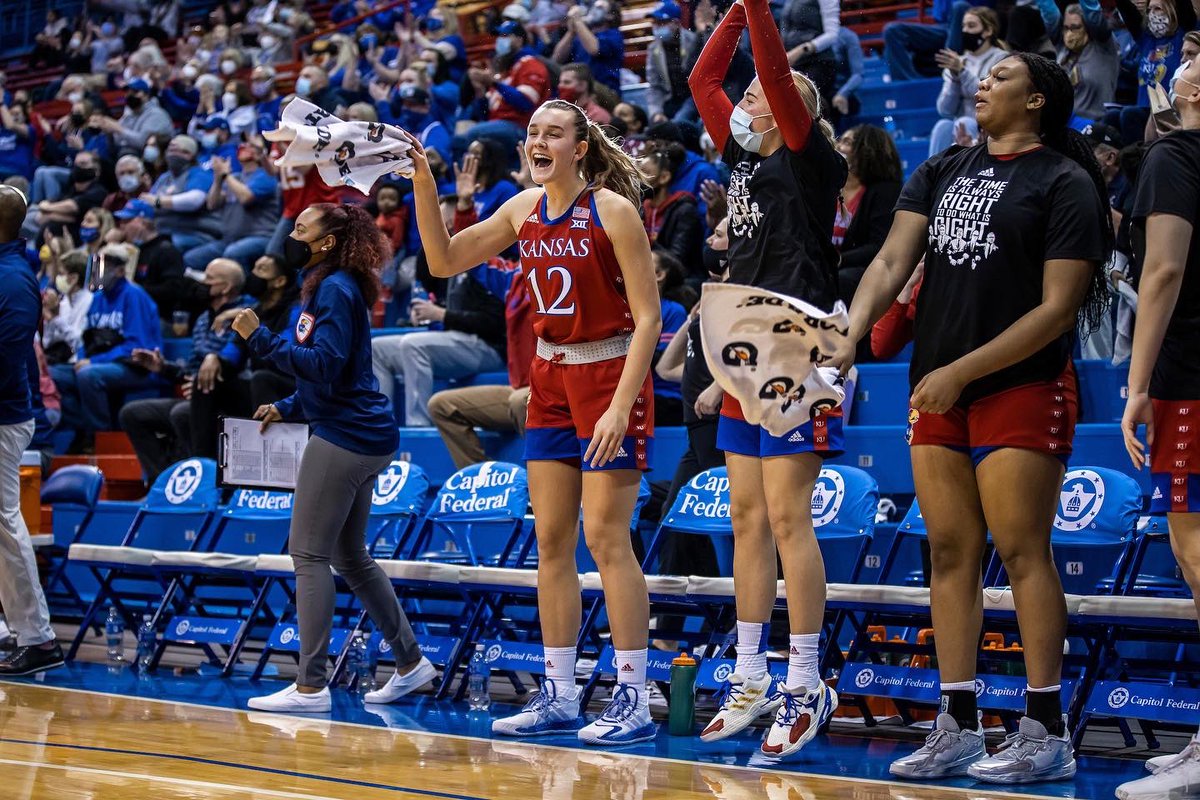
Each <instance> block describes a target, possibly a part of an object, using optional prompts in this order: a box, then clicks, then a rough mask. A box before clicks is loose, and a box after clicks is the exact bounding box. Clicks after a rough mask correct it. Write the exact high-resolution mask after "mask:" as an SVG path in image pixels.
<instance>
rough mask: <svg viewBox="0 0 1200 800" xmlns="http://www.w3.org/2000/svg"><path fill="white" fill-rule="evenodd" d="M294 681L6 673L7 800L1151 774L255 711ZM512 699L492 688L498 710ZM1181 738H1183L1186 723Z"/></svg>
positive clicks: (978, 793)
mask: <svg viewBox="0 0 1200 800" xmlns="http://www.w3.org/2000/svg"><path fill="white" fill-rule="evenodd" d="M282 685H283V684H282V683H281V682H278V681H263V682H260V683H257V684H256V683H252V682H250V681H249V680H246V679H243V678H232V679H228V680H222V679H219V678H205V677H200V676H197V675H195V674H192V675H190V676H186V677H172V676H170V674H169V673H166V674H164V675H162V676H154V677H150V678H144V679H139V678H138V677H136V676H135V675H133V674H132V673H131V672H129V671H128V670H127V671H125V672H122V673H118V674H112V673H110V672H109V670H108V668H107V667H106V666H105V665H99V664H88V663H80V662H77V663H75V664H72V665H70V666H68V667H66V668H64V669H60V670H56V671H54V672H51V673H48V674H45V675H42V676H39V677H37V678H34V679H28V680H20V681H6V682H2V683H0V798H2V800H76V799H77V798H78V799H79V800H83V799H84V798H86V799H87V800H109V799H110V798H111V799H112V800H117V799H119V800H142V799H143V798H145V799H147V800H149V799H150V798H153V799H154V800H159V799H160V798H181V799H184V800H218V798H219V799H221V800H235V798H236V799H241V800H249V799H251V798H252V799H253V800H283V799H287V798H291V799H293V800H317V799H318V798H328V799H330V800H376V799H377V798H378V799H379V800H383V799H384V798H446V799H449V800H475V799H476V798H478V799H480V800H483V799H486V800H500V799H501V798H518V799H519V800H535V799H536V798H544V800H560V799H565V798H574V799H577V800H601V799H603V800H666V798H681V799H683V800H692V799H697V800H698V799H699V798H717V800H751V798H765V800H834V799H836V800H959V799H961V800H990V799H992V798H1016V797H1066V798H1111V797H1112V796H1113V789H1114V788H1115V787H1116V786H1117V784H1119V783H1121V782H1123V781H1125V780H1129V779H1131V778H1133V777H1137V776H1138V775H1140V774H1142V770H1143V767H1142V762H1141V761H1140V760H1136V759H1130V758H1116V757H1100V756H1094V755H1092V756H1082V757H1081V758H1080V767H1079V774H1078V776H1077V777H1076V779H1075V781H1074V782H1070V783H1060V784H1043V785H1034V786H1026V787H1019V788H1018V789H1016V790H1014V791H1012V792H1006V791H1004V790H1003V789H1000V790H997V789H996V788H995V787H983V786H980V785H976V784H974V783H973V782H972V781H969V780H966V779H963V780H959V781H955V782H953V783H950V784H947V785H944V786H929V785H921V784H911V783H897V782H894V781H891V780H889V779H888V774H887V766H888V763H889V762H890V761H891V759H892V758H894V757H895V756H896V755H898V754H900V753H902V752H906V751H907V750H909V749H911V748H912V747H913V746H914V744H913V743H914V741H915V740H916V739H917V738H919V734H914V733H912V732H909V734H908V735H901V736H898V735H896V734H894V733H893V734H891V735H888V734H887V733H886V732H885V731H883V730H882V729H877V731H879V732H880V733H883V734H884V735H883V736H879V735H874V732H873V735H872V736H870V737H868V736H863V735H855V734H854V733H853V731H851V732H850V733H849V734H847V733H846V731H847V728H845V727H842V726H839V727H838V728H836V729H835V730H836V731H837V732H836V733H835V734H833V735H830V736H827V737H819V738H818V739H817V740H816V741H815V742H813V744H812V745H810V746H809V747H808V748H806V750H805V751H804V752H803V754H802V755H801V757H800V758H799V759H798V760H796V761H794V762H788V763H787V764H786V765H783V766H778V765H772V764H769V763H764V764H761V765H760V764H759V763H758V762H757V759H756V757H755V756H754V752H755V750H756V749H757V743H758V737H759V736H761V733H755V732H748V733H746V734H743V735H741V736H738V737H734V738H732V739H731V740H728V741H726V742H721V743H718V744H712V745H705V744H702V743H700V742H699V740H697V739H694V738H685V737H673V736H669V735H667V732H666V725H665V724H664V725H663V726H662V731H661V732H660V734H659V737H658V739H657V740H656V741H654V742H650V743H646V744H642V745H635V746H632V747H628V748H625V749H623V750H621V751H611V750H610V751H603V750H596V749H593V748H586V749H585V748H583V747H581V746H578V745H577V744H576V743H575V740H574V738H573V737H570V736H562V737H551V738H547V739H541V740H538V742H537V743H536V744H535V743H532V742H526V741H520V742H516V741H510V740H493V739H491V738H490V736H489V724H488V723H489V720H488V717H487V716H486V715H485V714H480V713H475V714H471V713H468V712H467V710H466V707H465V705H463V704H458V703H454V702H451V701H444V702H435V701H434V700H432V699H431V698H429V697H426V696H422V697H416V698H410V699H407V700H402V701H400V702H399V703H397V704H395V705H391V706H363V704H362V703H361V702H360V701H359V700H358V699H357V698H356V697H354V696H352V695H351V694H349V693H348V692H346V691H335V692H334V709H333V712H332V713H331V714H326V715H320V716H310V717H300V716H283V715H275V714H261V713H256V712H247V711H245V706H246V699H247V698H249V697H252V696H254V695H257V694H262V693H264V692H267V691H274V690H275V689H277V688H279V687H280V686H282ZM510 708H511V707H510V706H506V705H505V706H493V709H492V711H491V713H492V714H503V713H509V711H510ZM1167 746H1169V747H1175V748H1176V749H1178V747H1180V746H1182V743H1181V740H1174V741H1171V742H1170V743H1169V744H1168V745H1167Z"/></svg>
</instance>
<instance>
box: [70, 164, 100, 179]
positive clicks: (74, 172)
mask: <svg viewBox="0 0 1200 800" xmlns="http://www.w3.org/2000/svg"><path fill="white" fill-rule="evenodd" d="M94 180H96V168H95V167H71V183H88V182H89V181H94Z"/></svg>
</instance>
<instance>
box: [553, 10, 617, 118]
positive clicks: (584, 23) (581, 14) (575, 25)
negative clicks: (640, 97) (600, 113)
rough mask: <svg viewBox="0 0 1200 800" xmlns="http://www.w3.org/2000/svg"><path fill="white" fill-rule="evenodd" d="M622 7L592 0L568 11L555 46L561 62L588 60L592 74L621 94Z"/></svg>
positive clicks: (581, 62) (555, 54)
mask: <svg viewBox="0 0 1200 800" xmlns="http://www.w3.org/2000/svg"><path fill="white" fill-rule="evenodd" d="M620 26H621V8H620V6H618V5H616V4H615V3H613V2H611V0H593V2H592V4H591V6H589V7H586V8H585V7H584V6H581V5H579V6H575V7H574V8H572V9H571V10H570V11H568V12H567V21H566V31H565V32H564V33H563V36H562V38H561V39H559V40H558V44H556V45H555V46H554V60H555V61H557V62H558V63H560V64H576V63H578V64H587V65H588V66H589V67H591V68H592V77H594V78H595V79H596V80H598V81H599V82H600V83H603V84H604V85H605V86H607V87H609V88H610V89H612V90H613V91H614V92H616V93H617V94H618V95H620V94H621V66H622V64H624V63H625V39H624V37H623V36H621V29H620Z"/></svg>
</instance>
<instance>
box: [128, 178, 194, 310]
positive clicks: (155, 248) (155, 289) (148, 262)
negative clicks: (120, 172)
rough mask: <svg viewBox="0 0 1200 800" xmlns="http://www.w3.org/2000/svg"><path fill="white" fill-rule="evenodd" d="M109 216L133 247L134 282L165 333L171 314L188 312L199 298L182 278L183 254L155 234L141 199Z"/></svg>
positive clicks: (150, 211) (190, 282)
mask: <svg viewBox="0 0 1200 800" xmlns="http://www.w3.org/2000/svg"><path fill="white" fill-rule="evenodd" d="M113 216H114V217H116V219H117V220H119V221H120V223H121V232H122V233H123V234H124V235H125V241H127V242H129V243H130V244H132V245H133V246H134V247H136V248H137V264H136V265H135V266H134V280H136V281H137V283H138V285H139V286H141V287H142V289H144V290H145V291H146V293H147V294H149V295H150V297H151V299H153V300H154V304H155V306H156V308H157V310H158V315H159V317H160V318H161V322H162V329H163V330H164V331H169V330H170V326H171V315H172V314H174V313H175V312H176V311H179V310H188V309H189V308H190V306H191V305H192V303H193V301H194V300H196V299H197V298H199V297H203V294H201V293H200V292H199V288H200V287H198V285H196V282H195V281H193V280H190V279H188V278H185V277H184V273H183V255H182V254H180V252H179V248H177V247H175V245H174V244H172V243H171V237H170V235H169V234H166V233H159V231H158V227H157V225H156V224H155V219H154V207H153V206H151V205H149V204H147V203H146V202H145V201H144V200H137V199H135V200H130V201H129V202H128V203H127V204H126V205H125V207H124V208H122V209H121V210H120V211H118V212H117V213H116V214H114V215H113Z"/></svg>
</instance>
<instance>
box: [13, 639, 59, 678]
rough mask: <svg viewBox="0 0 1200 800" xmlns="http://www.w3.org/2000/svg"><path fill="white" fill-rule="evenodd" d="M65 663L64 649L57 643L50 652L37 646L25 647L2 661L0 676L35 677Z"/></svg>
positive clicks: (19, 648)
mask: <svg viewBox="0 0 1200 800" xmlns="http://www.w3.org/2000/svg"><path fill="white" fill-rule="evenodd" d="M65 663H66V661H64V660H63V652H62V648H60V647H59V646H58V644H57V643H55V645H54V647H51V648H50V649H49V650H43V649H42V648H41V647H38V646H37V645H25V646H24V647H18V648H17V649H16V650H15V651H14V652H13V654H12V655H10V656H7V657H6V658H5V659H4V660H3V661H0V676H5V677H10V678H16V677H19V676H21V675H35V674H37V673H39V672H45V671H46V670H48V669H54V668H55V667H61V666H62V665H63V664H65Z"/></svg>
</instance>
